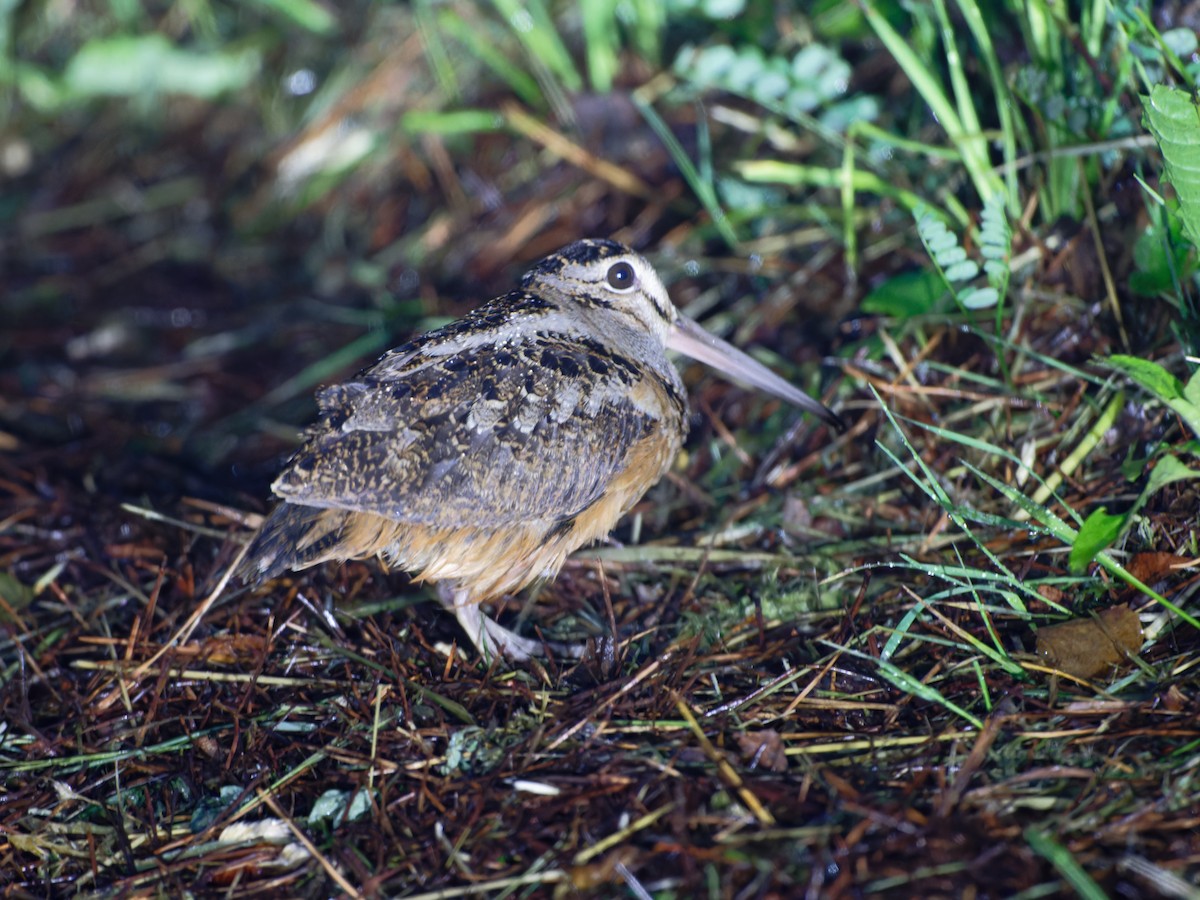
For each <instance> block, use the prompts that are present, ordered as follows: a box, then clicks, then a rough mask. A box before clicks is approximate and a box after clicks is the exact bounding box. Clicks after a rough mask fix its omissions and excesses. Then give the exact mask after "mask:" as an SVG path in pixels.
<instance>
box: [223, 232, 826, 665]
mask: <svg viewBox="0 0 1200 900" xmlns="http://www.w3.org/2000/svg"><path fill="white" fill-rule="evenodd" d="M668 349H670V350H677V351H679V352H681V353H684V354H686V355H688V356H690V357H693V358H694V359H697V360H699V361H701V362H704V363H707V364H709V365H710V366H713V367H714V368H716V369H718V370H720V371H721V372H723V373H724V374H726V375H729V376H730V377H732V378H736V379H738V380H740V381H744V382H746V383H748V384H750V385H753V386H754V387H758V388H761V389H763V390H765V391H768V392H770V393H772V394H775V395H776V396H778V397H780V398H782V399H784V400H787V401H788V402H790V403H794V404H795V405H797V406H799V407H800V408H802V409H805V410H807V411H809V412H811V413H814V414H815V415H817V416H819V417H821V418H822V419H824V420H825V421H826V422H829V423H830V424H832V425H834V426H836V427H839V428H840V427H841V420H840V419H838V417H837V416H836V415H834V414H833V413H832V412H830V411H829V410H828V409H826V408H825V407H824V406H823V405H821V404H820V403H818V402H817V401H815V400H813V399H811V398H810V397H809V396H808V395H806V394H805V393H803V392H802V391H800V390H798V389H796V388H795V387H793V386H792V385H790V384H788V383H787V382H786V381H784V380H783V379H782V378H780V377H779V376H777V375H775V374H774V373H773V372H771V371H770V370H769V369H767V368H766V367H765V366H763V365H761V364H759V363H757V362H755V361H754V360H753V359H751V358H750V357H749V356H747V355H746V354H744V353H742V352H741V351H740V350H737V349H735V348H734V347H732V346H730V345H729V344H727V343H725V341H722V340H720V339H719V338H717V337H714V336H713V335H710V334H708V333H707V332H706V331H704V329H702V328H701V327H700V326H699V325H697V324H696V323H695V322H693V321H691V320H690V319H688V318H685V317H684V316H682V315H680V314H679V312H678V311H676V309H675V307H674V306H673V305H672V303H671V300H670V298H669V297H668V295H667V291H666V288H664V287H663V284H662V281H660V280H659V277H658V275H656V274H655V272H654V269H653V268H651V266H650V264H649V263H648V262H647V261H646V260H645V259H643V258H642V257H641V256H639V255H638V254H637V253H634V252H633V251H632V250H630V249H629V248H628V247H625V246H623V245H621V244H618V243H615V242H613V241H605V240H587V241H579V242H577V243H574V244H571V245H570V246H568V247H565V248H563V249H562V250H560V251H559V252H558V253H555V254H553V255H551V256H548V257H546V258H545V259H543V260H542V261H540V262H538V263H537V264H535V265H534V266H533V268H532V269H530V270H529V272H528V273H526V275H525V277H524V278H523V279H522V281H521V286H520V288H519V289H518V290H515V291H511V292H509V293H508V294H504V295H502V296H500V297H497V298H495V299H494V300H491V301H489V302H487V303H485V304H483V305H482V306H480V307H478V308H476V309H475V310H473V311H472V312H470V313H468V314H467V315H466V316H464V317H463V318H461V319H458V320H456V321H454V322H451V323H450V324H448V325H445V326H443V327H441V328H439V329H437V330H436V331H431V332H429V333H428V334H424V335H421V336H420V337H417V338H415V339H414V340H412V341H410V342H408V343H407V344H404V345H403V346H400V347H397V348H396V349H394V350H391V351H389V352H388V353H386V354H384V356H383V357H382V358H381V359H380V360H379V361H378V362H376V363H375V364H374V365H373V366H371V367H370V368H368V369H366V370H364V371H363V372H361V373H360V374H359V375H358V376H356V377H355V378H354V379H353V380H351V381H349V382H346V383H345V384H340V385H335V386H333V387H328V388H325V389H324V390H322V391H321V392H320V393H319V394H318V395H317V400H318V403H319V405H320V417H319V418H318V420H317V422H316V423H315V424H314V425H313V426H312V427H311V428H309V430H308V432H307V435H306V440H305V443H304V445H303V446H302V447H301V448H300V450H299V451H298V452H297V453H296V455H295V456H293V457H292V460H291V462H289V463H288V465H287V467H286V468H285V469H284V471H283V473H282V474H281V475H280V476H279V478H278V479H276V481H275V483H274V485H272V489H273V490H274V492H275V494H276V495H277V496H278V497H279V498H280V500H281V501H282V502H281V503H280V504H279V505H278V506H277V507H276V508H275V511H274V512H272V513H271V515H270V517H269V518H268V519H267V521H266V522H265V523H264V524H263V526H262V528H261V529H260V530H259V532H258V534H257V535H256V536H255V538H254V541H253V543H252V544H251V546H250V548H249V549H248V550H247V552H246V556H245V563H244V564H243V565H242V566H241V567H240V569H239V574H241V575H242V577H244V578H245V577H249V578H256V579H258V580H261V579H264V578H270V577H274V576H276V575H279V574H281V573H283V572H284V571H287V570H288V569H300V568H305V567H307V566H311V565H315V564H317V563H320V562H324V561H326V560H344V559H362V558H365V557H371V556H376V555H378V556H381V557H383V558H384V559H386V560H387V561H388V562H390V563H391V564H392V565H394V566H395V567H397V568H399V569H402V570H404V571H407V572H410V573H412V574H413V575H414V576H415V577H416V578H417V579H428V580H430V581H434V582H437V583H438V585H439V589H440V591H441V596H442V599H443V602H444V603H445V604H446V605H447V606H448V607H450V608H451V609H453V611H454V613H455V615H456V616H457V617H458V620H459V622H460V623H461V624H462V625H463V627H464V628H465V629H466V631H467V634H468V635H469V636H470V638H471V640H472V641H474V642H475V643H476V644H477V645H478V646H479V647H480V648H481V649H484V650H486V651H487V652H490V653H492V654H493V655H494V654H497V653H502V654H504V655H506V656H509V657H511V658H514V659H521V658H525V657H528V656H530V655H532V654H534V653H536V652H538V651H539V650H540V647H541V645H540V643H539V642H536V641H532V640H530V639H528V638H522V637H520V636H518V635H514V634H512V633H511V632H509V631H508V630H507V629H504V628H501V627H500V626H499V625H498V624H496V623H495V622H494V621H492V620H491V619H488V618H487V617H485V616H483V614H482V613H481V612H480V611H479V609H478V604H479V603H480V602H482V601H485V600H491V599H493V598H496V597H499V596H500V595H502V594H505V593H511V592H514V591H518V590H520V589H521V588H522V587H524V586H525V585H527V584H529V583H530V582H531V581H533V580H535V579H537V578H550V577H553V576H554V575H555V574H556V573H557V572H558V570H559V569H560V568H561V567H562V564H563V562H564V560H565V559H566V557H567V555H568V554H570V553H571V552H572V551H574V550H575V549H576V548H578V547H581V546H583V545H584V544H587V543H589V542H591V541H594V540H597V539H598V538H602V537H604V536H605V535H607V534H608V532H609V531H610V530H611V529H612V527H613V526H614V525H615V524H616V522H617V520H618V519H619V518H620V517H621V516H622V515H624V513H625V512H626V511H627V510H628V509H629V508H630V507H631V506H633V504H635V503H636V502H637V501H638V500H639V499H640V498H641V497H642V495H643V494H645V492H646V491H647V490H648V489H649V488H650V487H651V486H652V485H653V484H654V483H655V482H657V481H658V480H659V479H660V478H661V477H662V476H663V474H664V473H665V472H666V471H667V469H668V468H669V467H670V465H671V462H672V460H673V459H674V457H675V455H676V454H677V453H678V452H679V448H680V447H681V446H682V444H683V439H684V436H685V434H686V432H687V415H686V408H687V406H686V400H685V397H684V388H683V383H682V381H681V380H680V378H679V373H678V372H677V371H676V370H675V367H674V366H673V365H671V363H670V361H669V360H668V358H667V350H668ZM565 652H574V651H573V649H568V650H567V651H565Z"/></svg>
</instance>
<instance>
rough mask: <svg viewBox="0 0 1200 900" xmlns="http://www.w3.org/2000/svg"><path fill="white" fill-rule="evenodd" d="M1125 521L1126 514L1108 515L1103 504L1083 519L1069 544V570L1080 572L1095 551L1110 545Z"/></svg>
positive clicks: (1087, 564) (1091, 558)
mask: <svg viewBox="0 0 1200 900" xmlns="http://www.w3.org/2000/svg"><path fill="white" fill-rule="evenodd" d="M1125 521H1126V516H1123V515H1121V516H1114V515H1110V514H1109V513H1108V512H1107V510H1106V508H1105V507H1103V506H1102V507H1100V508H1099V509H1097V510H1095V511H1094V512H1092V514H1091V515H1090V516H1088V517H1087V518H1086V519H1084V521H1083V524H1082V525H1081V526H1079V534H1077V535H1076V536H1075V542H1074V543H1073V544H1072V545H1071V554H1070V556H1068V557H1067V565H1068V566H1069V567H1070V569H1071V572H1072V573H1074V574H1076V575H1078V574H1080V573H1081V572H1083V570H1084V569H1086V568H1087V567H1088V566H1089V565H1091V563H1092V560H1094V559H1095V558H1096V554H1097V553H1099V552H1100V551H1101V550H1104V549H1106V548H1108V547H1110V546H1112V543H1113V541H1115V540H1116V539H1117V535H1119V534H1120V533H1121V529H1123V528H1124V527H1125Z"/></svg>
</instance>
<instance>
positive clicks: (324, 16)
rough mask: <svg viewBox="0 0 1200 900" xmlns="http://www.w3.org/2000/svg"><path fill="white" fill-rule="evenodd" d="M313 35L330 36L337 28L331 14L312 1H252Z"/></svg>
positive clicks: (335, 20)
mask: <svg viewBox="0 0 1200 900" xmlns="http://www.w3.org/2000/svg"><path fill="white" fill-rule="evenodd" d="M254 2H255V3H257V4H258V5H259V6H265V7H266V8H267V9H271V10H274V11H275V12H277V13H279V14H280V15H282V16H284V17H285V18H287V19H290V20H291V21H292V22H294V23H295V24H297V25H299V26H300V27H301V28H304V29H307V30H308V31H311V32H312V33H313V34H330V33H331V32H332V31H333V30H334V29H335V28H336V27H337V19H335V18H334V17H333V13H331V12H330V11H329V10H327V9H326V8H325V7H324V6H322V5H321V4H319V3H314V2H313V0H254Z"/></svg>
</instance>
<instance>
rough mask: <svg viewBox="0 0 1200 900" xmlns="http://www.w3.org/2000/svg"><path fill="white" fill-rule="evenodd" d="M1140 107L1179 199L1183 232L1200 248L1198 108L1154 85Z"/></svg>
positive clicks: (1189, 98) (1181, 94)
mask: <svg viewBox="0 0 1200 900" xmlns="http://www.w3.org/2000/svg"><path fill="white" fill-rule="evenodd" d="M1142 105H1143V106H1144V108H1145V110H1146V124H1147V126H1148V127H1149V129H1150V132H1151V133H1152V134H1153V135H1154V139H1155V140H1156V141H1157V142H1158V146H1159V149H1160V150H1161V151H1162V155H1163V162H1164V164H1165V166H1166V170H1167V176H1168V178H1169V179H1170V181H1171V184H1172V185H1173V186H1174V188H1175V193H1176V195H1177V196H1178V197H1179V213H1180V216H1181V217H1182V218H1183V226H1184V229H1185V230H1186V231H1187V235H1188V238H1189V239H1190V240H1191V242H1192V243H1193V244H1195V245H1197V246H1200V108H1198V107H1197V105H1196V103H1195V102H1194V101H1193V99H1192V95H1191V94H1190V93H1188V92H1187V91H1183V90H1180V89H1178V88H1173V87H1168V86H1167V85H1164V84H1157V85H1155V86H1154V87H1153V88H1152V89H1151V90H1150V96H1149V97H1143V98H1142Z"/></svg>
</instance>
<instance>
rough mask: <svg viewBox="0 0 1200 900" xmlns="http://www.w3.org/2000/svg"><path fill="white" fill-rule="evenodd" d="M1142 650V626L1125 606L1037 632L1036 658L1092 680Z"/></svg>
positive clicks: (1063, 670) (1050, 626)
mask: <svg viewBox="0 0 1200 900" xmlns="http://www.w3.org/2000/svg"><path fill="white" fill-rule="evenodd" d="M1141 648H1142V623H1141V620H1139V619H1138V616H1137V613H1135V612H1134V611H1133V610H1131V609H1130V608H1129V607H1128V606H1114V607H1111V608H1110V609H1103V610H1100V611H1098V612H1097V613H1096V615H1095V616H1091V617H1088V618H1086V619H1072V620H1071V621H1069V622H1062V623H1060V624H1058V625H1047V626H1046V627H1045V628H1041V629H1039V630H1038V635H1037V654H1038V656H1040V657H1041V658H1042V659H1043V660H1045V662H1046V663H1047V664H1049V665H1051V666H1053V667H1054V668H1056V669H1058V670H1059V671H1061V672H1065V673H1066V674H1068V675H1074V676H1076V677H1077V678H1094V677H1096V676H1097V675H1102V674H1105V673H1107V672H1108V671H1109V670H1110V669H1112V668H1115V667H1117V666H1120V665H1121V664H1122V663H1124V662H1125V661H1126V659H1127V658H1128V657H1129V656H1130V655H1132V654H1134V653H1137V652H1138V651H1139V650H1141Z"/></svg>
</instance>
